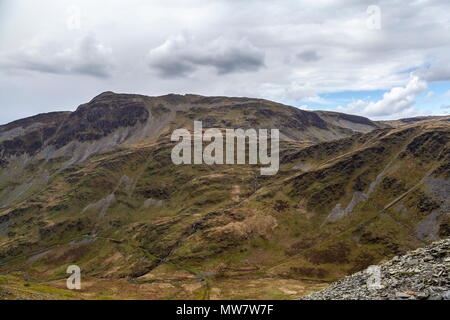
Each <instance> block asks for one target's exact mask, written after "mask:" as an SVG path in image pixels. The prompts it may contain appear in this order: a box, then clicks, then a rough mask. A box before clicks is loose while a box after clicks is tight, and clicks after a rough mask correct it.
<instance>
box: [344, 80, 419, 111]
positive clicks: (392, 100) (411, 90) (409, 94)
mask: <svg viewBox="0 0 450 320" xmlns="http://www.w3.org/2000/svg"><path fill="white" fill-rule="evenodd" d="M426 89H427V83H426V82H425V81H423V80H421V79H419V77H417V76H414V75H411V77H410V79H409V82H408V84H407V85H406V86H405V87H395V88H392V89H391V90H390V91H389V92H386V93H385V94H384V95H383V99H381V100H379V101H377V102H368V101H364V100H357V101H355V102H352V103H350V104H349V105H347V106H345V107H342V106H340V107H338V108H337V109H338V110H340V111H343V112H350V113H357V114H361V115H365V116H369V117H371V116H373V117H384V116H392V115H400V114H405V113H407V114H410V113H412V112H414V109H413V108H412V106H413V105H414V103H415V101H416V97H417V95H419V94H420V93H422V92H424V91H425V90H426Z"/></svg>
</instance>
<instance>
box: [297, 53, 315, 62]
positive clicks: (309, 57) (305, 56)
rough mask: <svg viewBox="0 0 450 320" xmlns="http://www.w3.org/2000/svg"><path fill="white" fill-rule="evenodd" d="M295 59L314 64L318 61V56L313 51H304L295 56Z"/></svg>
mask: <svg viewBox="0 0 450 320" xmlns="http://www.w3.org/2000/svg"><path fill="white" fill-rule="evenodd" d="M297 58H298V59H300V60H303V61H305V62H314V61H318V60H320V56H319V55H318V54H317V52H316V51H314V50H306V51H303V52H300V53H298V54H297Z"/></svg>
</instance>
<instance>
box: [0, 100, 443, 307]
mask: <svg viewBox="0 0 450 320" xmlns="http://www.w3.org/2000/svg"><path fill="white" fill-rule="evenodd" d="M112 97H113V98H112ZM111 99H112V100H111ZM186 99H190V101H191V102H190V104H189V105H188V106H187V103H186V101H187V100H186ZM230 99H231V100H230ZM236 99H238V100H234V101H233V98H226V97H225V98H224V97H219V98H218V97H202V96H188V97H187V98H186V97H184V96H183V97H180V96H176V95H167V96H163V97H156V98H147V97H145V96H135V95H131V96H130V95H118V96H117V95H116V94H111V93H108V92H107V93H104V94H101V95H99V96H97V97H96V98H94V99H92V100H91V101H90V102H89V103H87V104H84V105H81V106H80V107H79V108H78V109H77V110H76V111H75V112H73V113H70V114H66V113H64V114H56V116H57V117H60V118H58V119H65V121H48V117H46V116H41V117H40V119H46V121H47V122H46V123H47V124H44V126H42V124H36V123H30V122H32V121H30V120H26V121H24V122H22V123H26V124H27V126H26V127H25V128H23V127H22V129H19V130H18V127H17V125H18V123H16V124H15V125H16V127H13V126H11V125H10V126H9V127H8V128H7V130H6V129H5V127H4V126H2V127H0V146H2V152H1V153H0V160H1V161H2V162H1V163H2V165H1V167H0V273H1V272H8V270H12V269H13V270H23V271H25V272H27V274H28V275H29V276H31V277H33V278H36V279H52V278H55V277H61V278H63V277H64V274H65V267H66V266H67V265H68V264H77V265H80V267H81V268H82V270H83V272H84V274H85V275H86V276H88V277H89V278H90V279H91V281H93V282H94V283H101V279H104V278H108V279H113V280H114V281H117V282H114V283H116V284H117V286H119V283H120V286H122V285H124V283H123V282H122V280H123V281H125V279H129V280H130V281H131V282H133V283H134V284H135V285H139V286H143V287H145V288H148V290H151V291H152V290H154V291H152V292H154V293H153V296H152V297H154V298H164V297H173V296H174V295H175V296H176V297H184V298H186V297H191V298H196V299H197V298H220V297H221V298H264V297H265V298H274V297H279V298H280V297H282V298H295V297H297V296H299V293H300V292H302V294H303V293H305V292H306V291H308V290H313V289H314V290H315V289H316V288H318V286H317V284H318V283H321V281H329V280H335V279H338V278H341V277H342V276H344V275H347V274H350V273H353V272H355V271H359V270H362V269H364V268H365V267H367V266H368V265H370V264H374V263H377V262H379V261H381V260H383V259H385V258H387V257H390V256H393V255H398V254H401V253H403V252H406V251H408V250H411V249H414V248H417V247H421V246H423V245H424V244H426V243H429V242H432V241H435V240H438V239H440V238H444V237H448V236H449V227H448V226H449V223H450V217H449V212H450V210H449V208H450V204H449V201H448V198H449V197H448V194H449V193H450V191H449V189H450V176H449V172H450V169H449V164H450V148H449V141H450V125H449V122H447V121H445V119H444V121H441V120H440V119H438V120H432V121H417V122H412V123H408V124H406V125H401V126H399V127H383V126H380V125H377V124H374V125H373V129H372V130H367V127H360V125H366V124H367V123H369V124H370V123H371V122H367V123H361V122H365V121H366V120H363V119H361V118H360V117H359V118H352V116H350V117H347V116H345V115H344V116H340V114H335V113H329V112H321V113H322V114H321V115H322V117H324V118H326V120H324V119H323V118H321V117H320V114H319V115H318V114H316V113H312V112H309V111H302V110H298V109H296V108H294V107H286V106H284V105H280V104H277V103H273V104H271V103H270V102H258V101H256V102H255V100H245V98H236ZM352 119H353V120H356V121H355V122H352ZM194 120H201V121H203V123H204V127H205V128H207V127H217V128H241V127H242V128H273V127H278V128H279V129H280V132H281V135H280V136H281V141H280V170H279V173H278V174H277V175H275V176H272V177H262V176H260V175H259V173H258V171H259V168H258V167H257V166H252V165H236V166H227V165H214V166H208V165H205V164H202V165H181V166H176V165H174V164H173V163H172V161H171V158H170V151H171V149H172V147H173V146H174V143H173V142H171V141H170V135H171V132H172V131H173V130H174V129H177V128H180V127H185V128H188V129H192V125H193V121H194ZM41 121H42V122H44V120H41ZM342 121H348V122H344V123H343V122H342ZM357 121H359V122H357ZM369 121H370V120H369ZM19 125H20V123H19ZM350 125H351V126H355V127H356V129H357V130H355V129H351V128H349V126H350ZM14 130H15V131H14ZM35 136H37V137H38V138H37V139H35ZM29 137H33V139H30V140H28V139H29ZM5 141H6V142H7V143H6V144H5ZM8 141H9V142H8ZM13 142H14V143H13ZM5 145H6V147H7V148H5V147H4V146H5ZM28 148H29V149H28ZM30 150H31V152H30ZM24 151H25V152H24ZM411 172H413V173H414V174H411ZM174 274H177V275H178V276H180V278H181V279H182V280H180V281H179V282H177V281H175V280H174V279H173V277H174ZM192 275H195V276H194V277H200V278H202V279H204V281H205V283H208V286H205V285H203V284H200V285H199V286H198V284H195V289H194V290H192V291H189V290H188V288H190V287H192V286H194V283H195V281H196V280H193V279H192V278H191V276H192ZM240 278H245V279H247V280H246V282H245V283H243V282H242V281H240V280H239V279H240ZM155 279H157V280H158V281H157V282H155V281H153V280H155ZM302 281H303V282H302ZM304 281H313V282H312V283H311V282H304ZM314 281H316V282H314ZM317 281H319V282H317ZM125 282H126V281H125ZM306 283H307V287H305V284H306ZM255 285H256V286H262V287H264V290H262V291H260V292H255V291H254V290H253V289H252V286H255ZM279 286H281V287H282V288H284V290H285V291H280V290H279V289H277V288H278V287H279ZM94 287H95V286H94ZM92 290H94V293H95V294H100V293H99V292H98V291H95V290H97V289H95V288H92ZM133 290H134V289H133ZM305 290H306V291H305ZM156 292H158V293H156ZM176 292H178V293H176ZM145 296H146V297H148V296H147V295H145Z"/></svg>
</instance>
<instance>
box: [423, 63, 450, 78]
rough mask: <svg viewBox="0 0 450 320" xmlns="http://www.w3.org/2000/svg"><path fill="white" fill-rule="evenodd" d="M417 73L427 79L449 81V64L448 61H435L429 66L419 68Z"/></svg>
mask: <svg viewBox="0 0 450 320" xmlns="http://www.w3.org/2000/svg"><path fill="white" fill-rule="evenodd" d="M417 74H418V75H419V76H420V77H421V78H423V79H425V80H427V81H450V66H449V64H448V61H445V62H443V61H436V62H434V63H432V64H431V66H430V67H428V68H426V69H422V70H419V71H418V72H417Z"/></svg>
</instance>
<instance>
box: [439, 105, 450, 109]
mask: <svg viewBox="0 0 450 320" xmlns="http://www.w3.org/2000/svg"><path fill="white" fill-rule="evenodd" d="M441 109H444V110H450V105H448V106H441Z"/></svg>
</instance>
